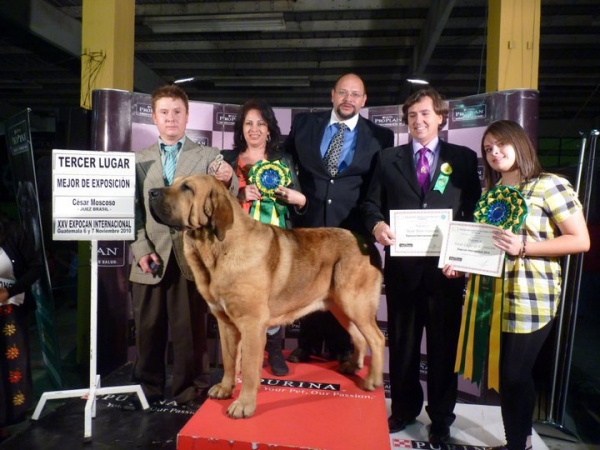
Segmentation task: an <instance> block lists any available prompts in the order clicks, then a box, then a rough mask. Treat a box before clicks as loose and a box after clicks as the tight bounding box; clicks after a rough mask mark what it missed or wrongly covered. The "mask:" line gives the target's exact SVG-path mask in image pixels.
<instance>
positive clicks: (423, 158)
mask: <svg viewBox="0 0 600 450" xmlns="http://www.w3.org/2000/svg"><path fill="white" fill-rule="evenodd" d="M428 151H429V149H428V148H425V147H423V148H422V149H421V150H419V161H418V162H417V179H418V180H419V185H420V186H421V190H422V191H423V192H427V191H428V190H429V182H430V180H429V161H428V160H427V152H428Z"/></svg>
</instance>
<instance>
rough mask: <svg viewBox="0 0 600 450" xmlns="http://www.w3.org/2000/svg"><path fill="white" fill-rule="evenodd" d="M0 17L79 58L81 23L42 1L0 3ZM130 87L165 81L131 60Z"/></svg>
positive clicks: (149, 89)
mask: <svg viewBox="0 0 600 450" xmlns="http://www.w3.org/2000/svg"><path fill="white" fill-rule="evenodd" d="M0 15H2V16H4V17H6V18H8V19H10V20H11V21H13V22H14V23H16V24H18V25H19V26H21V27H23V28H25V29H27V30H29V31H30V32H31V33H32V34H34V35H35V36H37V37H39V38H40V39H43V40H44V41H46V42H48V43H50V44H51V45H53V46H55V47H56V48H58V49H60V50H62V51H64V52H66V53H67V54H69V55H72V56H75V57H77V58H81V22H80V21H79V20H77V19H74V18H73V17H71V16H69V15H67V14H65V13H63V12H62V11H61V10H60V9H59V8H55V7H54V6H52V5H50V4H49V3H48V2H46V1H44V0H19V1H9V2H0ZM133 71H134V80H133V83H134V86H135V89H137V90H140V91H142V92H152V90H153V89H155V88H156V87H158V86H160V85H162V84H164V83H165V80H164V79H163V78H162V77H161V76H159V75H158V74H157V73H156V72H154V71H153V70H152V69H150V68H149V67H148V66H146V64H144V63H143V62H142V61H140V60H139V59H137V58H135V59H134V69H133Z"/></svg>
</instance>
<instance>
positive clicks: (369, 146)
mask: <svg viewBox="0 0 600 450" xmlns="http://www.w3.org/2000/svg"><path fill="white" fill-rule="evenodd" d="M330 117H331V110H329V111H324V112H318V113H301V114H298V115H296V116H295V117H294V121H293V123H292V128H291V130H290V134H289V135H288V137H287V139H286V140H285V142H284V148H285V149H286V150H287V151H288V152H289V153H290V154H291V155H292V157H293V158H294V160H295V161H296V163H297V166H298V178H299V180H300V185H301V186H302V193H303V194H304V195H305V196H306V198H307V206H306V208H305V210H304V211H303V214H302V215H300V216H296V217H295V218H294V226H295V227H323V226H328V227H341V228H346V229H348V230H351V231H355V232H358V233H363V234H364V233H366V232H367V230H366V229H365V227H364V224H363V222H362V220H361V217H360V211H359V208H358V205H359V204H360V202H361V201H362V200H363V198H364V196H365V194H366V189H367V186H368V185H369V180H370V173H371V168H372V164H373V158H374V156H375V155H376V154H377V153H378V152H379V151H380V150H381V149H382V148H386V147H391V146H392V145H394V133H393V132H392V131H391V130H390V129H387V128H384V127H381V126H379V125H375V124H374V123H373V122H371V121H370V120H367V119H364V118H363V117H360V116H359V119H358V124H357V126H356V130H357V132H358V134H357V141H356V151H355V154H354V159H353V160H352V163H351V164H350V165H349V166H348V167H347V168H346V169H345V170H343V171H342V172H340V173H339V174H338V175H337V176H336V177H333V178H332V177H331V175H330V174H329V172H328V171H327V167H326V166H325V164H324V163H323V158H322V156H321V151H320V147H321V141H322V139H323V134H324V133H325V128H326V127H327V125H328V124H329V119H330Z"/></svg>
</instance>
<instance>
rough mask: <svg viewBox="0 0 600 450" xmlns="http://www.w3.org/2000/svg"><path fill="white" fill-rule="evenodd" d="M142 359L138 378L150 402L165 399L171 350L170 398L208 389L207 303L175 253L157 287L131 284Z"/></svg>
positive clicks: (180, 399)
mask: <svg viewBox="0 0 600 450" xmlns="http://www.w3.org/2000/svg"><path fill="white" fill-rule="evenodd" d="M132 297H133V313H134V319H135V325H136V348H137V359H136V361H135V363H134V366H133V380H134V381H135V382H138V383H139V384H141V386H142V388H143V390H144V394H146V396H147V397H148V398H149V399H150V400H157V399H161V398H163V397H164V396H165V392H164V390H165V384H166V349H167V343H168V341H169V337H170V339H171V343H172V348H173V380H172V383H171V395H170V397H171V398H173V399H174V400H175V401H177V402H178V403H185V402H187V401H189V400H192V399H194V398H196V397H197V396H198V395H199V394H200V392H201V390H203V389H206V388H207V387H208V385H209V381H210V374H209V371H208V361H207V358H206V357H205V355H206V303H205V302H204V300H203V299H202V298H201V297H200V294H198V291H197V290H196V287H195V285H194V283H193V282H191V281H188V280H186V279H185V278H184V277H183V275H181V271H180V269H179V266H178V265H177V261H176V259H175V257H174V255H173V254H171V257H170V260H169V263H168V264H167V268H166V271H165V274H164V276H163V278H162V280H161V281H160V282H159V283H158V284H156V285H145V284H139V283H132Z"/></svg>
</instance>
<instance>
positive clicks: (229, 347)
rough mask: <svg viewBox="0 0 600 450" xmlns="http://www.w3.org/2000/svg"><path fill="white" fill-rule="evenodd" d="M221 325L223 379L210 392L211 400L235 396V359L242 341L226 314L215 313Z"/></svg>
mask: <svg viewBox="0 0 600 450" xmlns="http://www.w3.org/2000/svg"><path fill="white" fill-rule="evenodd" d="M214 314H215V316H216V317H217V323H218V325H219V337H220V340H221V353H222V354H223V378H222V379H221V382H220V383H217V384H215V385H214V386H212V387H211V388H210V390H209V391H208V396H209V397H210V398H216V399H225V398H230V397H231V396H232V395H233V390H234V389H235V358H236V354H237V347H238V344H239V341H240V333H239V331H238V330H237V328H236V327H235V325H234V324H233V323H232V322H231V321H230V320H229V317H227V316H226V315H225V314H223V313H220V312H217V313H214Z"/></svg>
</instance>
